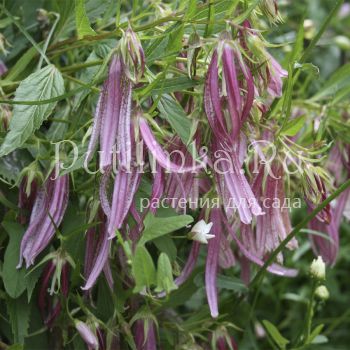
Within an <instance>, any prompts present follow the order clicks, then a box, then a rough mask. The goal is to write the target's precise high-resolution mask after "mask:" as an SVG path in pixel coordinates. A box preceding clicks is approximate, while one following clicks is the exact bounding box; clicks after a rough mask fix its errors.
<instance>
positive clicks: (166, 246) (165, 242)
mask: <svg viewBox="0 0 350 350" xmlns="http://www.w3.org/2000/svg"><path fill="white" fill-rule="evenodd" d="M153 244H154V245H155V246H156V247H157V249H158V250H159V251H161V252H163V253H165V254H166V255H167V256H168V257H169V259H170V261H175V259H176V256H177V249H176V245H175V243H174V241H173V240H172V239H171V237H169V236H161V237H158V238H155V239H154V240H153Z"/></svg>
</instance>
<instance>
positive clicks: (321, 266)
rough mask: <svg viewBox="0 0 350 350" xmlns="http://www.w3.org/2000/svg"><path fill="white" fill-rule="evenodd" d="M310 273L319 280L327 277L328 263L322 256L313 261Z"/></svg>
mask: <svg viewBox="0 0 350 350" xmlns="http://www.w3.org/2000/svg"><path fill="white" fill-rule="evenodd" d="M310 274H311V276H312V277H314V278H316V279H318V280H324V279H325V278H326V264H325V263H324V261H323V259H322V257H321V256H319V257H318V258H317V259H314V260H313V261H312V263H311V266H310Z"/></svg>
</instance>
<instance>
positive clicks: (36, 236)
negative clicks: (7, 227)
mask: <svg viewBox="0 0 350 350" xmlns="http://www.w3.org/2000/svg"><path fill="white" fill-rule="evenodd" d="M52 174H53V173H52ZM68 196H69V176H68V175H63V176H60V177H58V178H57V179H55V180H52V177H51V175H50V176H49V178H48V179H47V181H46V183H45V184H44V185H43V187H42V188H41V189H40V190H39V191H38V193H37V196H36V199H35V203H34V206H33V210H32V214H31V216H30V222H29V226H28V228H27V231H26V232H25V234H24V236H23V238H22V242H21V249H20V261H19V264H18V266H17V268H20V267H21V266H22V261H23V258H24V259H25V260H26V267H27V268H28V267H29V266H30V265H32V264H34V260H35V258H36V257H37V256H38V255H39V254H40V253H41V252H42V251H43V250H44V249H45V248H46V247H47V245H48V244H49V242H50V241H51V239H52V237H53V236H54V234H55V231H56V227H58V226H59V225H60V224H61V221H62V219H63V216H64V213H65V211H66V208H67V205H68Z"/></svg>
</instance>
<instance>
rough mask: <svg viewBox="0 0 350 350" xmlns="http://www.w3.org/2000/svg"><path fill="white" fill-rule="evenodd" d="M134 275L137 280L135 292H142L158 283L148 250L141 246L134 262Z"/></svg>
mask: <svg viewBox="0 0 350 350" xmlns="http://www.w3.org/2000/svg"><path fill="white" fill-rule="evenodd" d="M132 274H133V276H134V278H135V284H136V285H135V288H134V292H135V293H138V292H141V291H142V290H143V289H144V288H145V287H148V288H149V287H150V286H151V285H153V284H155V283H156V269H155V267H154V264H153V260H152V257H151V256H150V254H149V253H148V251H147V249H146V248H145V247H144V246H142V245H140V246H138V247H137V248H136V252H135V255H134V257H133V260H132Z"/></svg>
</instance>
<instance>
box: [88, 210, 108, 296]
mask: <svg viewBox="0 0 350 350" xmlns="http://www.w3.org/2000/svg"><path fill="white" fill-rule="evenodd" d="M98 219H99V220H101V221H102V222H101V224H100V225H99V230H98V232H97V230H96V229H95V227H91V228H90V229H88V231H87V232H86V251H85V263H84V276H85V278H86V283H85V286H84V287H83V289H84V290H89V289H91V288H92V286H93V285H94V284H95V283H96V280H97V278H98V276H99V275H100V273H101V272H102V271H103V272H104V275H105V277H106V280H107V283H108V285H109V287H110V289H111V290H113V284H114V282H113V278H112V274H111V270H110V265H109V261H108V254H109V249H110V245H111V242H110V241H109V240H108V232H107V230H106V223H105V221H106V219H105V216H104V215H103V214H102V213H100V215H99V217H98Z"/></svg>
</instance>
